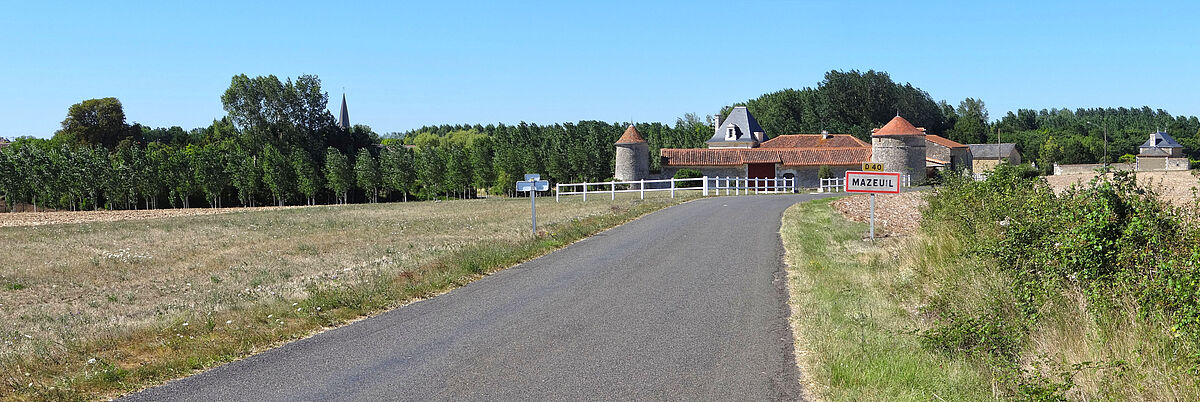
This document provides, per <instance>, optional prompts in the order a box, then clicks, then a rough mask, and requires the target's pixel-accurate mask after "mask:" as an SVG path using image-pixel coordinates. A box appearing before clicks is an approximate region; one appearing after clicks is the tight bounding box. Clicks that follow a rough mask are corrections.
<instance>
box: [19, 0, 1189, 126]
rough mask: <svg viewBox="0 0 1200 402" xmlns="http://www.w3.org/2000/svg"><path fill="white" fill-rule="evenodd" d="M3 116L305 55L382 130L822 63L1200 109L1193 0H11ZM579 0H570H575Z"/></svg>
mask: <svg viewBox="0 0 1200 402" xmlns="http://www.w3.org/2000/svg"><path fill="white" fill-rule="evenodd" d="M4 3H5V4H3V13H2V14H0V37H2V38H3V39H2V40H0V88H2V91H3V96H0V118H2V119H3V121H4V124H3V125H2V126H0V136H4V137H14V136H19V135H33V136H37V137H49V136H50V135H52V134H53V132H54V130H56V129H57V128H58V127H59V123H60V122H61V121H62V119H63V117H64V116H65V115H66V110H67V107H68V106H70V105H71V104H73V103H77V102H79V101H81V100H84V99H89V98H99V97H106V96H114V97H117V98H119V99H120V100H121V102H122V103H123V104H124V106H125V113H126V115H127V117H128V119H129V122H131V123H132V122H139V123H142V124H144V125H149V126H155V127H158V126H172V125H178V126H182V127H184V128H185V129H190V128H194V127H200V126H207V125H208V124H209V123H211V122H212V120H213V119H214V118H218V117H220V116H223V115H224V114H225V112H224V111H223V110H222V108H221V102H220V95H221V94H222V93H223V92H224V90H225V89H226V88H227V87H228V86H229V81H230V77H231V76H233V75H235V74H241V73H245V74H247V75H250V76H255V75H267V74H275V75H276V76H279V77H281V78H283V77H295V76H297V75H300V74H316V75H319V76H320V78H321V80H322V83H323V84H324V89H325V90H326V91H328V92H329V94H330V104H329V106H330V109H336V108H337V107H338V102H339V101H340V98H341V93H342V88H343V87H344V88H345V91H346V94H347V95H346V96H347V98H348V102H349V106H350V117H351V120H352V122H353V123H356V124H359V123H361V124H367V125H370V126H371V127H372V128H374V129H375V131H377V132H380V133H385V132H391V131H403V130H407V129H411V128H417V127H420V126H422V125H427V124H438V123H484V124H487V123H495V122H504V123H515V122H519V121H527V122H535V123H553V122H565V121H577V120H582V119H596V120H604V121H610V122H617V121H629V120H631V119H632V120H634V121H639V122H650V121H663V122H674V121H675V119H676V118H677V117H679V116H682V115H683V114H684V113H688V112H693V113H697V114H700V115H702V116H703V115H706V114H712V113H713V112H715V111H716V110H718V109H719V108H720V107H722V106H724V105H728V104H731V103H734V102H739V101H744V100H746V99H750V98H753V97H757V96H758V95H760V94H763V93H767V92H772V91H776V90H779V89H783V88H802V87H806V86H815V85H816V84H817V82H819V81H820V80H821V79H822V75H823V73H824V72H826V71H828V70H831V69H859V70H867V69H875V70H883V71H887V72H888V73H890V74H891V75H892V78H893V79H894V80H896V81H899V82H911V83H912V84H913V85H916V86H918V87H920V88H922V89H924V90H926V91H928V92H929V94H930V95H932V96H933V98H934V99H935V100H942V99H945V100H948V101H950V102H951V103H954V104H957V102H958V101H959V100H961V99H962V98H964V97H977V98H982V99H983V100H984V101H985V102H986V104H987V107H988V110H989V111H990V112H991V117H992V118H993V119H995V118H999V117H1001V116H1003V115H1004V113H1005V112H1006V111H1009V110H1015V109H1017V108H1037V109H1040V108H1051V107H1071V108H1075V107H1100V106H1139V107H1140V106H1142V105H1148V106H1151V107H1154V108H1162V109H1165V110H1167V111H1169V112H1171V113H1173V114H1185V115H1200V79H1198V78H1200V28H1198V27H1200V6H1198V5H1197V3H1196V2H1171V3H1150V2H1114V3H1109V2H1099V3H1093V2H1079V3H1065V4H1050V3H1051V2H1011V1H996V2H989V3H986V4H985V3H982V2H936V3H933V2H930V3H926V2H866V1H862V2H842V1H813V2H807V1H798V2H786V1H767V2H750V3H749V4H741V2H721V3H707V2H686V3H684V2H680V3H665V2H664V3H650V2H615V1H599V2H546V3H543V4H537V5H526V4H530V3H524V2H520V3H521V5H503V4H493V3H492V2H481V3H457V2H449V1H426V2H378V3H374V4H370V5H359V4H357V3H358V2H343V1H323V2H298V1H292V2H282V3H277V4H265V2H263V4H260V2H219V1H205V2H176V1H167V2H149V1H146V2H134V1H118V2H77V3H71V4H59V3H57V2H36V1H35V2H29V1H21V2H18V1H12V2H9V1H5V2H4ZM576 3H584V4H576Z"/></svg>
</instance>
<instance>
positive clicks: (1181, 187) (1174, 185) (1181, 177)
mask: <svg viewBox="0 0 1200 402" xmlns="http://www.w3.org/2000/svg"><path fill="white" fill-rule="evenodd" d="M1093 177H1095V175H1092V174H1069V175H1058V176H1046V182H1047V183H1049V184H1050V187H1052V188H1054V190H1055V191H1058V192H1062V191H1063V190H1066V189H1067V187H1070V186H1071V185H1073V184H1087V182H1088V181H1090V180H1091V179H1092V178H1093ZM1137 177H1138V183H1140V184H1142V185H1143V186H1145V187H1149V188H1152V189H1154V191H1156V192H1158V194H1159V195H1160V196H1161V197H1162V198H1163V199H1164V200H1166V201H1168V202H1171V203H1173V204H1176V205H1193V204H1194V203H1195V200H1196V198H1195V197H1196V193H1195V191H1196V189H1200V176H1197V175H1195V174H1193V173H1192V172H1191V171H1187V172H1138V174H1137Z"/></svg>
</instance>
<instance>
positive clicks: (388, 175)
mask: <svg viewBox="0 0 1200 402" xmlns="http://www.w3.org/2000/svg"><path fill="white" fill-rule="evenodd" d="M379 159H380V161H379V162H380V163H379V164H380V171H381V172H382V174H383V184H384V186H385V187H387V188H389V189H391V190H393V191H399V192H400V193H402V194H403V197H404V201H405V202H407V201H408V193H409V192H410V191H412V190H413V188H412V187H413V181H414V180H416V175H415V174H414V173H413V153H412V151H409V150H408V148H405V147H403V146H399V145H398V146H396V147H395V148H384V150H383V152H382V153H381V154H379Z"/></svg>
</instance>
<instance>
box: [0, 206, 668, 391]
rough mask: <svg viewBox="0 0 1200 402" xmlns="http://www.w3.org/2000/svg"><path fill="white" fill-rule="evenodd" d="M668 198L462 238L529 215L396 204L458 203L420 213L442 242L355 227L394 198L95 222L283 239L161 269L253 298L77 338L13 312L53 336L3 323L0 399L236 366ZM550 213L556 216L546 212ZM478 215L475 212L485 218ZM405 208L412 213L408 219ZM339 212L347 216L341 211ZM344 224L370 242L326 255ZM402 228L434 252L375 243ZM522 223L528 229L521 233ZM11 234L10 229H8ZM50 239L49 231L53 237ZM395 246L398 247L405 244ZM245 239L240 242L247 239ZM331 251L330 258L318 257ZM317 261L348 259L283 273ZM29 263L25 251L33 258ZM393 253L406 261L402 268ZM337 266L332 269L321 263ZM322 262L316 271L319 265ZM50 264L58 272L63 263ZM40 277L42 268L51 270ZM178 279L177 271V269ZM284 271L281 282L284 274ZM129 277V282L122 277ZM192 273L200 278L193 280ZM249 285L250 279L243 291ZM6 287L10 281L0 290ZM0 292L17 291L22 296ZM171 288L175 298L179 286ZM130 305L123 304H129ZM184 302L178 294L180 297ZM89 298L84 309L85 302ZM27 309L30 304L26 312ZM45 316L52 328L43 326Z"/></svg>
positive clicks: (430, 235)
mask: <svg viewBox="0 0 1200 402" xmlns="http://www.w3.org/2000/svg"><path fill="white" fill-rule="evenodd" d="M496 202H504V203H507V204H504V206H503V207H504V208H506V209H509V208H511V207H513V206H514V205H517V204H518V203H520V202H521V201H520V200H515V201H513V202H511V203H510V202H508V201H496ZM676 202H678V201H676V200H669V199H655V200H646V201H644V202H642V201H617V202H613V203H605V202H604V201H589V204H583V203H576V204H573V205H572V204H559V205H557V206H555V205H547V206H546V210H547V211H546V213H547V215H548V216H547V218H548V220H549V221H550V222H552V223H549V224H547V225H545V226H543V227H542V229H543V231H542V233H540V234H539V235H538V236H536V237H534V236H529V235H523V236H522V235H511V234H510V235H505V234H504V233H508V232H507V229H505V230H506V231H504V232H497V233H494V234H493V235H490V236H478V235H472V233H474V232H475V231H480V230H484V231H488V230H490V229H489V228H490V227H491V226H490V225H494V226H497V227H504V228H507V227H508V226H511V225H516V228H515V229H514V230H515V231H517V233H519V230H520V226H521V225H524V224H527V222H528V221H527V219H528V216H527V215H525V216H524V220H523V219H521V218H520V217H519V216H518V217H514V218H512V219H508V218H505V220H504V221H502V222H491V223H489V221H487V220H486V219H481V218H479V217H478V216H476V215H474V214H478V213H480V212H479V211H480V210H486V209H487V208H490V207H487V206H486V205H493V204H483V203H485V202H474V203H470V202H463V203H462V204H461V205H460V204H456V203H452V202H449V203H441V205H433V203H428V205H414V206H411V207H407V208H430V209H433V208H437V210H446V209H449V210H452V211H454V210H460V211H463V212H448V214H450V215H443V216H439V217H436V219H433V220H435V221H438V222H437V224H438V225H440V226H437V227H445V228H446V229H445V232H446V233H457V232H463V236H461V238H455V239H449V240H447V239H439V238H438V236H439V235H443V234H442V233H438V232H430V231H429V230H430V229H431V228H433V227H432V226H431V227H427V226H424V225H425V224H426V223H428V222H425V223H422V222H420V221H414V220H405V219H397V220H396V222H394V225H391V224H384V223H380V222H377V221H375V222H368V223H362V221H361V218H362V217H363V215H364V214H365V215H367V216H371V217H375V218H379V217H380V216H392V215H395V214H397V213H398V212H397V210H394V209H386V208H401V207H403V206H401V207H397V206H392V207H388V206H356V207H349V208H347V207H328V208H331V209H307V211H305V209H301V210H288V211H277V212H271V213H270V214H272V215H270V217H269V218H261V217H258V216H253V217H251V218H240V217H236V216H235V217H206V218H196V219H201V220H200V221H187V222H189V223H186V224H179V225H175V224H172V223H171V222H165V223H164V222H152V223H128V222H125V223H114V224H104V225H116V226H118V227H121V228H129V227H140V226H145V228H144V229H146V230H145V231H146V232H149V233H153V232H154V230H151V229H154V228H152V227H151V226H152V225H163V226H167V227H174V226H188V229H191V230H199V231H217V232H219V231H220V230H221V228H222V227H224V226H239V225H235V224H230V223H229V222H228V220H229V219H234V220H237V219H251V220H252V221H253V222H255V223H254V224H248V225H250V226H256V225H259V224H261V225H272V226H270V228H274V229H278V230H279V232H276V233H268V234H265V235H263V237H262V239H263V241H264V242H266V241H269V239H277V238H280V237H283V239H282V241H284V242H288V243H292V247H293V249H291V250H284V252H280V251H279V250H266V251H264V252H262V253H261V254H262V256H263V257H262V258H261V259H259V260H254V261H253V264H249V263H246V264H235V265H232V266H228V267H227V266H225V264H228V262H227V261H225V260H217V261H214V262H211V263H205V264H196V263H194V262H188V261H189V260H192V259H193V258H191V257H187V258H180V260H184V261H182V262H181V264H182V265H181V267H180V268H178V269H177V270H174V271H169V272H171V273H173V274H178V275H180V277H185V274H186V275H191V276H198V277H199V278H210V280H209V281H208V283H206V284H204V285H207V286H212V287H213V288H217V287H220V286H226V285H229V284H230V283H231V282H237V284H236V285H230V286H233V287H235V288H236V289H237V290H240V289H241V287H242V286H246V287H247V288H246V290H245V294H248V295H252V296H253V297H250V296H239V297H242V299H237V300H229V297H228V294H227V293H225V292H217V291H213V292H209V293H199V295H198V296H194V297H195V298H194V299H193V301H191V302H190V303H193V304H194V305H197V307H195V308H181V309H177V310H172V311H169V312H165V313H155V314H157V315H158V318H156V319H153V320H150V321H148V322H146V323H143V324H139V325H110V326H106V327H102V328H103V329H105V330H97V331H91V332H86V333H82V332H76V330H75V329H73V328H72V323H71V319H72V318H71V317H72V316H71V315H70V314H64V315H58V316H50V315H46V316H45V317H41V318H39V317H40V316H36V314H22V315H20V316H19V317H14V319H16V320H31V321H30V322H33V321H36V320H41V321H39V322H40V323H41V324H39V325H42V326H43V327H53V329H54V330H53V331H52V332H53V333H51V332H46V333H44V334H41V333H39V334H40V335H45V337H46V339H36V340H35V339H33V338H32V337H30V336H26V334H27V333H30V332H33V330H32V329H29V328H13V329H6V330H5V331H4V332H6V333H5V339H10V340H9V341H7V342H8V344H7V345H6V348H10V349H9V350H8V351H6V353H4V354H3V355H2V356H0V357H2V359H0V368H2V369H3V370H0V371H4V374H0V378H3V384H0V399H6V400H9V399H11V400H47V399H51V400H88V399H97V398H102V397H105V396H110V395H114V394H120V393H123V392H128V391H133V390H137V389H140V388H141V387H144V386H147V385H152V384H156V383H160V382H163V381H165V380H169V379H172V378H178V377H182V376H186V375H189V374H192V373H194V372H196V371H197V370H202V369H205V368H209V367H213V366H216V365H219V364H222V363H225V362H229V361H232V360H236V359H239V358H241V357H244V356H247V355H250V354H253V353H256V352H260V351H263V350H265V349H268V348H270V347H273V346H276V345H279V344H281V343H283V342H287V341H290V340H295V339H299V338H303V337H306V336H309V335H311V334H313V333H315V332H318V331H320V330H322V329H324V328H328V327H333V326H338V325H341V324H344V323H346V322H348V321H351V320H354V319H357V318H360V317H363V316H368V315H371V314H375V313H378V312H380V311H383V310H386V309H389V308H394V307H396V306H399V305H403V304H405V303H408V302H411V301H413V300H416V299H420V298H425V297H430V296H434V295H437V294H439V293H441V292H445V291H447V290H450V289H452V288H454V287H457V286H460V285H462V284H465V283H468V282H470V281H472V280H475V279H477V278H479V277H481V276H483V275H486V274H488V273H490V272H494V271H496V270H500V269H503V268H505V267H509V266H512V265H515V264H517V263H519V262H522V261H525V260H528V259H531V258H534V257H537V256H540V255H542V254H545V253H547V252H550V251H552V250H554V249H557V248H559V247H562V246H564V245H567V244H570V243H572V242H574V241H577V240H579V239H582V238H584V237H587V236H589V235H591V234H594V233H596V232H599V231H601V230H604V229H607V228H610V227H613V226H616V225H619V224H621V223H624V222H627V221H629V220H632V219H635V218H637V217H639V216H641V215H644V214H646V213H649V212H652V211H655V210H658V209H661V208H663V207H666V206H669V205H673V204H675V203H676ZM509 204H512V205H509ZM323 208H324V207H323ZM339 208H340V209H339ZM555 208H557V209H558V210H557V211H556V209H555ZM585 208H590V209H596V208H600V209H598V210H594V211H593V210H588V211H586V213H585V211H582V209H585ZM297 211H299V212H297ZM314 211H316V212H314ZM330 211H332V212H330ZM542 211H543V208H541V207H539V212H542ZM572 211H574V213H572ZM486 212H487V211H484V213H486ZM296 214H299V215H296ZM314 214H315V215H314ZM417 214H418V215H419V213H417ZM454 214H460V215H462V216H459V215H454ZM556 214H557V215H556ZM347 215H349V216H350V217H349V218H347ZM539 215H541V214H539ZM555 216H558V218H555ZM572 216H573V217H572ZM255 219H265V221H263V222H260V221H258V220H255ZM379 219H382V218H379ZM509 220H512V222H509ZM539 220H540V219H539ZM197 222H198V223H197ZM353 224H363V225H366V226H367V227H366V228H364V231H366V232H367V233H365V234H359V235H357V236H364V237H363V240H364V241H365V240H366V239H370V240H372V241H373V242H374V243H373V244H368V245H363V246H361V247H360V248H361V250H358V251H356V252H351V251H348V250H340V249H338V247H349V246H348V245H346V244H341V243H337V242H334V243H328V244H327V243H322V242H320V241H318V240H317V239H329V238H333V237H338V238H340V237H344V236H351V232H350V231H346V230H345V229H346V226H347V225H353ZM189 225H190V226H189ZM104 228H105V229H108V228H110V226H104ZM413 228H416V229H420V230H417V231H416V233H410V234H409V236H410V237H411V236H417V237H416V238H415V240H414V241H425V242H427V243H434V247H433V248H431V249H429V250H427V251H426V252H424V253H412V254H406V253H401V252H399V251H398V250H401V249H404V250H408V249H414V248H415V247H416V246H414V243H411V242H410V243H407V247H405V246H404V245H403V244H405V243H397V244H395V245H391V244H387V243H388V241H387V239H386V236H388V233H390V234H391V235H392V237H396V236H400V233H402V232H404V231H405V230H408V231H412V229H413ZM176 229H177V228H176ZM274 229H272V230H274ZM13 230H16V229H13ZM21 230H23V231H38V230H51V231H56V232H55V233H58V234H59V235H61V236H59V237H64V238H65V239H63V240H61V241H71V236H72V235H71V234H70V233H84V234H90V233H92V232H97V231H99V232H105V230H97V228H96V227H93V226H88V225H75V226H72V227H69V228H49V229H37V228H28V229H21ZM172 230H174V229H172ZM256 230H258V231H262V230H263V229H262V227H259V228H258V229H256ZM376 230H377V231H376ZM525 230H528V229H527V227H526V229H525ZM60 231H61V233H60ZM292 231H295V232H306V231H311V232H313V233H314V234H313V235H312V236H307V237H305V236H301V235H295V236H298V237H296V238H287V237H286V236H287V235H284V234H283V233H284V232H289V233H290V232H292ZM68 232H69V233H68ZM253 232H254V231H248V232H238V234H239V235H242V236H253V235H255V234H254V233H253ZM17 235H21V236H28V235H29V233H28V232H22V233H19V234H17ZM17 235H14V237H16V236H17ZM101 235H107V236H111V234H105V233H101ZM147 236H148V237H147V239H143V240H145V241H150V240H149V239H151V238H156V237H157V236H156V235H154V234H150V235H147ZM224 236H227V235H225V234H219V235H218V236H217V237H218V238H220V237H224ZM55 238H56V239H57V238H58V237H55ZM310 241H311V242H310ZM328 241H332V240H328ZM405 241H406V242H407V241H408V240H405ZM359 242H360V243H361V242H363V241H359ZM253 243H254V242H248V244H253ZM22 244H23V243H22ZM239 244H240V243H239ZM37 247H40V246H36V245H29V246H28V247H26V248H35V249H36V248H37ZM179 247H183V246H179ZM229 247H230V248H231V250H232V251H233V252H234V253H235V254H236V253H237V252H238V251H244V252H245V254H246V255H250V254H255V255H257V254H258V253H254V252H251V251H250V250H249V249H238V248H237V247H235V246H232V245H230V246H229ZM246 247H250V246H246ZM201 248H203V247H201ZM351 248H352V247H351ZM223 251H224V252H223ZM229 251H230V250H222V249H219V248H214V249H213V250H201V252H200V253H199V254H198V255H209V254H229ZM118 254H119V255H117V256H116V257H112V259H114V260H117V261H118V262H119V263H120V264H125V265H130V264H133V265H135V267H140V266H141V265H137V264H145V265H146V267H145V268H146V269H151V268H150V264H146V260H151V261H155V258H156V259H157V260H158V261H161V263H162V264H165V265H169V264H167V261H163V260H165V259H166V258H164V257H162V254H153V253H146V254H145V255H143V254H138V253H130V252H124V253H118ZM334 254H338V255H337V256H333V257H329V256H330V255H334ZM380 254H382V257H378V255H380ZM323 256H324V257H323ZM318 257H320V258H325V260H323V261H326V263H328V261H329V259H330V258H333V259H334V260H337V261H341V263H342V264H349V265H345V266H347V267H348V268H346V269H345V271H346V274H345V276H344V277H342V278H340V279H339V278H338V276H337V275H334V276H332V278H330V277H329V276H328V273H326V272H315V273H314V272H302V271H296V272H293V270H298V269H301V267H300V266H298V265H297V264H303V265H304V266H305V267H307V266H308V264H312V261H310V260H311V259H313V258H318ZM327 257H328V258H327ZM334 257H336V258H334ZM377 257H378V258H377ZM34 258H37V257H36V256H35V257H34ZM243 258H257V257H252V256H251V257H243ZM84 260H86V258H85V259H84ZM92 260H93V261H99V263H98V264H109V263H111V262H109V261H108V259H101V260H97V259H95V258H93V259H92ZM343 260H344V261H343ZM272 261H275V262H273V263H275V264H277V266H276V265H272V266H269V268H265V269H262V270H239V268H238V267H239V266H242V265H260V264H268V263H272ZM279 261H282V262H279ZM405 261H417V262H416V263H406V262H405ZM81 264H82V265H81V268H80V269H87V267H88V266H89V265H88V262H87V261H83V262H82V263H81ZM340 266H341V265H338V266H335V267H334V268H338V267H340ZM363 266H365V267H366V268H370V269H365V268H364V269H356V272H355V273H353V275H352V274H351V273H350V270H351V269H350V267H360V268H361V267H363ZM93 268H94V267H93ZM102 268H113V267H102ZM328 268H329V267H324V269H326V270H328ZM56 269H58V270H65V269H67V268H56ZM113 270H125V271H129V270H128V267H124V268H121V269H116V268H113ZM53 271H54V270H53V269H52V270H51V273H53ZM36 272H38V271H36V270H34V269H32V268H31V269H28V270H13V272H10V273H6V274H5V276H9V277H11V278H13V279H12V280H23V281H25V282H28V283H29V284H32V285H33V286H35V287H37V288H42V287H47V288H48V287H49V286H44V285H45V284H47V283H49V281H50V280H51V279H52V278H50V277H45V276H37V275H35V273H36ZM239 272H241V274H239ZM335 272H337V273H341V272H343V270H342V269H336V270H335ZM114 275H131V276H132V275H137V273H136V272H124V273H117V274H114ZM18 276H21V278H17V277H18ZM186 277H189V278H190V276H186ZM301 277H304V278H310V279H311V278H320V280H308V279H305V280H295V279H296V278H301ZM281 278H282V279H281ZM174 279H179V278H174ZM287 279H292V280H290V281H287ZM189 280H192V279H189ZM271 280H281V281H283V282H287V283H292V284H296V285H297V286H300V287H301V289H294V290H292V291H287V292H285V290H284V289H286V286H279V287H271V286H270V284H271V282H270V281H271ZM122 281H123V280H122ZM130 281H131V282H132V279H131V280H130ZM192 281H193V282H199V281H197V280H192ZM264 281H265V282H264ZM180 282H182V280H180ZM14 283H15V282H14ZM22 283H23V282H22ZM256 284H257V287H255V286H256ZM196 285H201V283H196ZM23 286H25V285H22V287H23ZM54 286H55V287H56V288H65V287H66V286H65V285H64V286H63V287H58V285H54ZM264 286H266V287H264ZM186 287H188V288H191V287H193V283H192V282H188V283H187V284H186ZM10 288H12V287H8V288H6V289H10ZM175 288H177V286H171V287H170V289H175ZM170 289H168V291H167V293H168V294H169V293H170V291H169V290H170ZM266 289H275V290H271V291H270V292H269V294H268V291H267V290H266ZM0 291H7V292H26V291H28V290H23V289H15V290H0ZM81 292H82V290H81ZM102 293H103V292H102ZM102 293H101V294H102ZM160 293H161V292H160ZM14 294H15V293H14ZM182 294H183V295H185V296H186V295H189V294H191V293H188V292H182ZM237 294H242V293H237ZM149 296H150V295H147V296H145V297H149ZM88 297H90V296H88ZM126 297H127V296H125V295H124V294H114V295H113V296H108V297H105V299H101V300H100V301H98V302H96V303H94V304H95V305H94V306H92V307H95V308H97V309H99V308H103V305H104V304H106V303H114V304H115V303H119V302H124V301H125V300H126ZM214 298H216V299H220V300H215V301H214V300H212V299H214ZM130 300H131V301H132V300H133V299H130ZM170 303H179V302H178V301H177V299H173V298H165V299H163V302H162V303H160V304H156V306H157V307H156V308H157V309H162V308H163V307H162V306H164V305H169V304H170ZM184 303H189V302H187V301H185V302H184ZM5 304H8V305H11V302H10V301H9V300H8V299H5ZM92 304H93V303H87V305H89V306H91V305H92ZM201 305H209V306H218V307H219V308H201V307H200V306H201ZM81 307H82V306H81ZM5 308H8V306H5ZM29 308H30V309H31V310H32V309H33V307H32V306H31V307H29ZM84 308H86V307H84ZM154 311H161V310H154ZM47 320H51V321H54V322H49V323H47V322H43V321H47ZM85 324H87V325H88V326H96V325H98V324H97V323H95V322H91V321H89V322H86V323H85ZM22 330H25V332H22ZM14 340H15V342H18V343H21V345H19V346H20V347H21V349H19V351H17V352H13V350H16V349H15V348H14V347H13V345H14V343H13V342H14Z"/></svg>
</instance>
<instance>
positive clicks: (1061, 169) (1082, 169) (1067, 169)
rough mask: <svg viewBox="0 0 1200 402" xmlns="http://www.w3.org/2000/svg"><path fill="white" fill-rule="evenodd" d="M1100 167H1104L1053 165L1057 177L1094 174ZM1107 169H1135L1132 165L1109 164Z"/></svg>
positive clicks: (1090, 164)
mask: <svg viewBox="0 0 1200 402" xmlns="http://www.w3.org/2000/svg"><path fill="white" fill-rule="evenodd" d="M1102 167H1104V164H1103V163H1088V164H1077V165H1059V164H1057V163H1056V164H1054V175H1055V176H1058V175H1064V174H1094V173H1096V169H1099V168H1102ZM1108 167H1110V168H1112V169H1113V170H1128V171H1132V170H1134V168H1135V166H1134V165H1133V164H1132V163H1110V164H1108Z"/></svg>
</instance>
